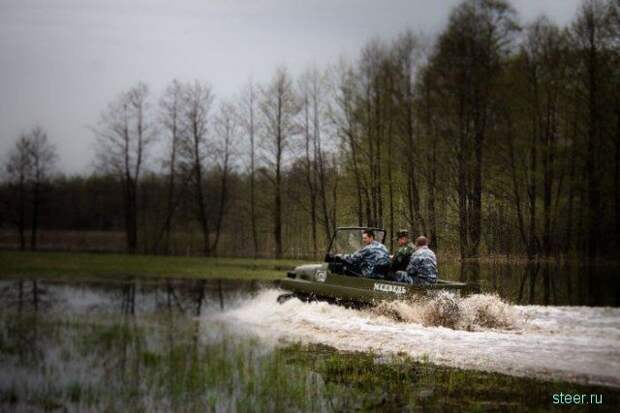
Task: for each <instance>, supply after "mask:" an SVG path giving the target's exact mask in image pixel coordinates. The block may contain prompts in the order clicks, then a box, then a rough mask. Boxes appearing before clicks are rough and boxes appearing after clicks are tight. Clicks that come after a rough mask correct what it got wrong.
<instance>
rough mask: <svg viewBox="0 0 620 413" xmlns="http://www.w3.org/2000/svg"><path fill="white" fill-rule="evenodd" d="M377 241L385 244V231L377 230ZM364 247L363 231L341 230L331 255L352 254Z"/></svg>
mask: <svg viewBox="0 0 620 413" xmlns="http://www.w3.org/2000/svg"><path fill="white" fill-rule="evenodd" d="M374 232H375V240H376V241H379V242H383V239H384V238H385V231H378V230H375V231H374ZM363 246H364V243H363V242H362V230H361V229H357V228H356V229H339V230H338V232H337V233H336V238H335V239H334V243H333V244H332V247H331V251H330V253H331V254H352V253H354V252H355V251H357V250H359V249H360V248H362V247H363Z"/></svg>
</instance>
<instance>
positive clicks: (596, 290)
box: [440, 261, 620, 307]
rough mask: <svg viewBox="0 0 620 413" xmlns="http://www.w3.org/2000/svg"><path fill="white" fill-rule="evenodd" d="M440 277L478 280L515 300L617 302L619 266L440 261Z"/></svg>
mask: <svg viewBox="0 0 620 413" xmlns="http://www.w3.org/2000/svg"><path fill="white" fill-rule="evenodd" d="M440 265H441V268H440V275H441V277H442V278H447V279H452V280H458V281H463V282H470V283H475V284H480V286H481V288H482V291H484V292H493V293H498V294H499V295H500V296H501V297H503V298H505V299H507V300H508V301H510V302H512V303H517V304H539V305H587V306H611V307H618V306H620V277H619V275H620V268H618V267H617V266H612V265H602V264H601V265H597V266H586V265H580V264H579V263H575V262H562V263H557V262H540V261H532V262H528V263H524V264H514V263H507V262H503V261H498V262H490V263H489V262H483V263H478V262H466V263H463V264H459V263H443V264H440Z"/></svg>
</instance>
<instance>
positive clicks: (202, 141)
mask: <svg viewBox="0 0 620 413" xmlns="http://www.w3.org/2000/svg"><path fill="white" fill-rule="evenodd" d="M213 99H214V95H213V92H212V91H211V86H210V85H209V84H207V83H200V82H198V81H194V82H193V83H191V84H188V85H186V86H185V88H184V93H183V106H184V108H183V128H184V129H185V130H186V136H185V138H184V143H183V155H184V158H185V160H186V164H187V167H188V168H189V170H190V173H191V176H192V183H193V195H194V199H195V201H196V206H195V208H196V210H195V213H196V218H197V219H198V222H199V223H200V228H201V230H202V237H203V253H204V255H207V256H208V255H210V254H211V244H210V240H209V217H208V215H207V206H208V205H207V203H208V198H207V187H206V176H205V175H206V166H205V163H206V156H207V153H208V148H207V133H208V127H209V126H210V118H209V112H210V111H211V106H212V105H213Z"/></svg>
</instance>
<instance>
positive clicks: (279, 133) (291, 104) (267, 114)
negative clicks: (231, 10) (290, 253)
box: [260, 68, 299, 258]
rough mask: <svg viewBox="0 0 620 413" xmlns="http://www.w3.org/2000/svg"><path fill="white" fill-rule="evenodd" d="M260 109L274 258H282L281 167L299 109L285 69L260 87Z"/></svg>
mask: <svg viewBox="0 0 620 413" xmlns="http://www.w3.org/2000/svg"><path fill="white" fill-rule="evenodd" d="M260 109H261V113H262V115H263V122H264V126H265V127H264V131H263V139H262V146H263V152H264V155H265V161H266V164H267V165H268V166H269V169H270V170H272V171H273V174H268V178H269V180H270V181H271V183H272V184H273V192H274V193H273V197H274V198H273V236H274V241H275V257H276V258H281V257H282V168H283V163H284V160H285V154H286V152H287V150H288V147H289V144H290V139H291V137H292V136H293V135H294V134H296V133H297V131H298V125H297V124H296V122H295V117H296V115H297V113H298V112H299V103H298V98H297V96H296V95H295V92H294V90H293V86H292V82H291V79H290V77H289V75H288V73H287V71H286V69H283V68H280V69H278V70H277V71H276V73H275V75H274V76H273V79H272V80H271V82H270V83H269V84H268V85H267V86H266V87H264V88H263V89H262V99H261V102H260Z"/></svg>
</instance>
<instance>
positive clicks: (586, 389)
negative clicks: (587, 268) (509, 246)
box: [0, 266, 620, 412]
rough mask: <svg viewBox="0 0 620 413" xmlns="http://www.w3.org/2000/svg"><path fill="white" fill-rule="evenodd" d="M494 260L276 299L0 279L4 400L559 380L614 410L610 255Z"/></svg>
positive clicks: (76, 403)
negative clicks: (546, 264)
mask: <svg viewBox="0 0 620 413" xmlns="http://www.w3.org/2000/svg"><path fill="white" fill-rule="evenodd" d="M502 271H503V272H502ZM506 271H507V270H505V268H504V269H501V268H499V269H498V268H495V269H493V268H491V267H489V266H478V267H477V268H473V270H472V269H471V268H467V269H466V270H463V271H457V272H453V273H451V276H450V277H448V276H446V278H455V279H465V280H469V281H472V280H474V281H476V282H478V283H479V284H480V285H481V286H482V289H483V291H482V293H481V294H479V295H475V296H471V297H468V298H457V297H454V296H451V295H449V294H439V295H437V296H434V297H428V298H426V299H423V300H419V301H417V302H414V303H403V302H396V303H392V304H385V305H381V306H379V307H377V308H374V309H365V310H353V309H347V308H342V307H338V306H334V305H330V304H326V303H304V302H301V301H299V300H296V299H291V300H289V301H287V302H285V303H284V304H282V305H280V304H277V303H276V298H277V296H278V295H279V294H280V293H281V290H279V289H278V287H277V285H275V284H273V283H266V282H262V283H261V282H250V281H248V282H242V281H219V280H209V281H205V280H193V281H181V280H157V281H153V280H139V279H138V280H136V279H130V280H124V281H118V282H111V281H93V280H90V281H71V282H67V281H62V282H60V281H58V282H54V281H50V280H35V279H29V278H20V279H10V280H8V279H5V280H2V281H0V411H33V410H34V411H101V410H104V411H125V410H136V411H171V410H172V411H178V410H182V411H222V412H230V411H343V410H344V411H350V410H407V411H412V410H418V409H428V408H430V409H436V410H446V411H458V410H468V411H471V410H502V411H505V410H508V411H523V410H530V409H542V410H548V409H550V408H552V407H554V404H553V396H554V395H557V394H559V393H564V394H566V393H571V394H588V395H590V394H594V395H597V396H601V399H600V403H596V402H597V401H599V399H597V398H595V399H594V403H595V404H596V406H593V405H575V404H572V405H571V406H570V407H571V408H572V409H575V410H584V411H585V410H589V409H591V408H593V407H595V408H596V410H603V411H617V408H618V406H619V403H620V309H619V308H618V307H617V304H618V302H617V300H618V296H617V293H618V289H617V281H615V278H614V277H613V271H612V270H611V269H609V268H598V269H595V270H592V271H591V272H584V271H582V269H579V268H578V267H568V268H565V271H564V272H562V271H554V270H553V269H545V268H538V270H537V272H535V271H534V269H532V268H529V267H528V268H523V269H521V270H518V269H515V268H512V269H511V272H510V273H507V272H506ZM567 271H571V272H570V274H569V275H567V274H566V272H567ZM446 272H447V271H446ZM495 273H499V274H500V275H499V276H495V275H493V274H495ZM558 274H559V275H558ZM592 274H594V275H592ZM489 277H490V278H489ZM584 277H590V278H591V279H593V280H594V282H592V281H591V280H590V279H588V278H584ZM614 282H615V284H614ZM584 289H585V292H584ZM545 303H547V304H549V305H543V304H545ZM584 304H588V305H587V306H586V305H584Z"/></svg>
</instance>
